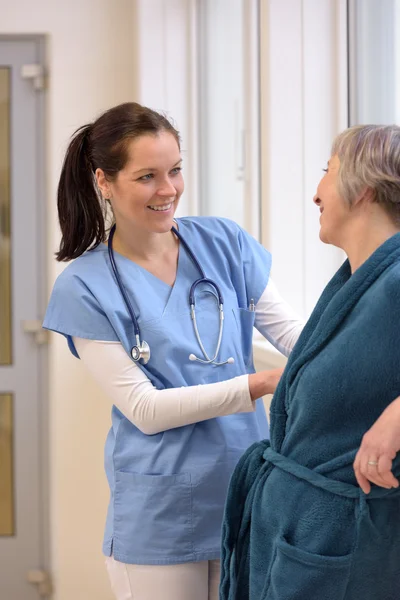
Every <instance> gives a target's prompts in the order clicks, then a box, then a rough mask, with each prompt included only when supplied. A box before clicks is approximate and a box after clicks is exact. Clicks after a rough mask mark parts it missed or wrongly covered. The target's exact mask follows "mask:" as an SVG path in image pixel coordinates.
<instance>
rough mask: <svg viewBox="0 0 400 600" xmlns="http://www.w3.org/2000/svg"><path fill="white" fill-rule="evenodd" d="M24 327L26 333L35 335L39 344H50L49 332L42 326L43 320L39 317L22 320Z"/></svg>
mask: <svg viewBox="0 0 400 600" xmlns="http://www.w3.org/2000/svg"><path fill="white" fill-rule="evenodd" d="M22 329H23V331H24V332H25V333H30V334H31V335H33V337H34V340H35V342H36V343H37V345H38V346H42V345H43V344H48V342H49V334H48V331H47V330H46V329H43V328H42V322H41V321H39V319H31V320H29V319H28V320H25V321H22Z"/></svg>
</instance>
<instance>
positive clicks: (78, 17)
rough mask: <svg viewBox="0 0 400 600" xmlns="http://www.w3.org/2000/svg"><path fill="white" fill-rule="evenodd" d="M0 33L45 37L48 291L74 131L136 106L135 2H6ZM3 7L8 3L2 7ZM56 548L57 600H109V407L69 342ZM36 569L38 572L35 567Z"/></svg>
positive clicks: (53, 354)
mask: <svg viewBox="0 0 400 600" xmlns="http://www.w3.org/2000/svg"><path fill="white" fill-rule="evenodd" d="M2 4H3V7H2V10H1V22H0V33H1V34H9V33H18V34H24V33H38V34H45V35H46V36H47V56H48V64H47V66H48V71H49V86H48V90H47V108H46V117H47V131H46V138H47V139H46V146H47V162H46V168H47V178H48V187H47V192H48V200H47V201H48V211H47V218H48V222H47V235H48V256H49V262H48V265H47V268H48V286H49V290H50V288H51V286H52V284H53V281H54V279H55V277H56V275H57V274H58V273H59V272H60V270H61V268H62V267H61V266H60V265H57V264H56V263H55V261H54V260H53V256H54V251H55V249H56V247H57V242H58V239H59V233H58V228H57V223H56V209H55V191H56V186H57V180H58V175H59V169H60V164H61V160H62V156H63V152H64V149H65V145H66V141H67V139H68V137H69V136H70V135H71V134H72V132H73V130H74V129H75V128H77V127H78V126H79V125H81V124H83V123H85V122H87V121H88V120H90V119H92V118H93V117H94V116H95V115H96V114H98V113H99V112H101V111H102V110H103V109H105V108H108V107H109V106H111V105H113V104H118V103H119V102H124V101H127V100H132V99H134V81H135V69H134V67H135V62H134V44H133V41H132V40H133V39H134V36H133V26H134V17H133V3H132V1H131V0H116V1H113V2H111V1H109V0H84V1H83V2H82V1H81V0H69V2H68V3H67V2H64V1H62V0H36V1H35V2H34V3H32V2H31V1H30V0H15V1H14V2H6V3H5V2H2ZM4 4H6V6H4ZM48 383H49V411H50V415H49V420H50V427H49V429H50V456H49V460H50V499H49V510H50V548H49V554H50V556H51V568H52V574H53V578H54V585H55V595H54V598H55V599H56V600H72V599H73V600H111V598H112V594H111V591H110V588H109V584H108V580H107V576H106V573H105V569H104V568H103V557H102V554H101V538H102V533H103V527H104V519H105V511H106V506H107V502H108V489H107V486H106V480H105V477H104V474H103V458H102V456H103V445H104V439H105V436H106V432H107V430H108V427H109V412H110V411H109V408H108V401H107V400H106V399H105V398H104V397H103V396H102V395H101V393H99V391H98V390H97V389H95V387H94V385H92V384H91V382H90V380H89V378H87V376H86V375H85V373H84V372H83V370H82V369H81V366H80V364H79V362H78V361H77V360H75V359H73V358H72V357H71V356H70V354H69V352H68V350H67V347H66V344H65V341H64V340H63V339H61V337H59V336H52V338H51V343H50V348H49V382H48ZM33 566H34V565H33Z"/></svg>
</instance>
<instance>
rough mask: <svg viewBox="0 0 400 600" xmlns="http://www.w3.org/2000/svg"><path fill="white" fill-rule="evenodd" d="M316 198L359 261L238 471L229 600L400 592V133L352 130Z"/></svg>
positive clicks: (339, 599) (381, 597) (331, 232)
mask: <svg viewBox="0 0 400 600" xmlns="http://www.w3.org/2000/svg"><path fill="white" fill-rule="evenodd" d="M314 202H315V204H316V205H317V206H318V208H319V210H320V213H321V216H320V226H321V229H320V238H321V240H322V241H323V242H325V243H329V244H334V245H335V246H338V247H340V248H342V249H343V250H344V251H345V252H346V254H347V257H348V260H347V261H346V262H345V263H344V264H343V266H342V267H341V268H340V269H339V271H338V272H337V273H336V275H335V276H334V277H333V279H332V280H331V281H330V283H329V284H328V285H327V287H326V289H325V290H324V292H323V294H322V296H321V298H320V300H319V302H318V304H317V306H316V308H315V310H314V312H313V314H312V315H311V317H310V320H309V321H308V323H307V324H306V326H305V328H304V330H303V333H302V334H301V336H300V338H299V341H298V343H297V345H296V346H295V348H294V350H293V352H292V354H291V356H290V358H289V361H288V364H287V367H286V369H285V372H284V375H283V377H282V379H281V382H280V384H279V386H278V388H277V390H276V392H275V396H274V399H273V403H272V407H271V441H270V442H268V441H265V442H260V443H257V444H254V445H253V446H252V447H251V448H250V449H249V450H248V451H247V453H246V454H245V455H244V456H243V457H242V459H241V461H240V463H239V465H238V466H237V468H236V470H235V472H234V475H233V478H232V481H231V486H230V491H229V495H228V500H227V506H226V514H225V521H224V530H223V568H222V581H221V596H220V597H221V599H222V600H228V599H229V600H233V599H237V600H247V599H251V600H361V599H362V600H398V598H399V597H400V488H399V487H398V481H397V478H396V477H398V476H399V475H400V464H399V462H398V461H397V459H396V458H395V456H396V451H397V450H398V438H399V433H398V432H399V423H400V417H399V407H398V404H399V400H395V399H396V398H397V397H398V396H399V395H400V342H399V339H400V233H399V231H400V127H396V126H391V127H383V126H382V127H380V126H374V125H369V126H358V127H353V128H351V129H349V130H347V131H345V132H344V133H342V134H341V135H339V136H338V137H337V138H336V140H335V142H334V144H333V149H332V157H331V159H330V160H329V163H328V168H327V169H326V174H325V175H324V177H323V178H322V180H321V182H320V184H319V186H318V189H317V194H316V196H315V198H314ZM367 431H368V432H369V433H368V434H367V435H365V433H366V432H367ZM385 437H386V438H388V439H389V440H390V442H389V444H385V443H384V439H385ZM362 440H363V442H362V445H361V448H360V450H359V452H358V455H357V459H356V461H355V456H356V452H357V449H358V448H359V447H360V443H361V441H362ZM393 459H395V460H394V462H393V474H391V473H390V468H391V466H392V464H391V461H392V460H393ZM354 461H355V463H354ZM353 463H354V467H355V468H354V469H353ZM356 476H357V477H356ZM369 481H372V482H375V483H376V484H378V485H372V488H370V484H369ZM366 492H367V493H366Z"/></svg>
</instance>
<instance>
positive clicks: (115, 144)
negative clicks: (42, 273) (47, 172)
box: [57, 102, 180, 260]
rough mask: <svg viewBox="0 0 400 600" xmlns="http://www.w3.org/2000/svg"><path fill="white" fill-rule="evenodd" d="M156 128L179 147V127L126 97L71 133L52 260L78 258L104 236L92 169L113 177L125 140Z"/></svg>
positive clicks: (123, 158)
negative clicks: (58, 238) (58, 233)
mask: <svg viewBox="0 0 400 600" xmlns="http://www.w3.org/2000/svg"><path fill="white" fill-rule="evenodd" d="M160 131H166V132H168V133H171V135H173V136H174V138H175V139H176V143H177V144H178V147H179V145H180V140H179V133H178V131H177V130H176V129H175V128H174V127H173V125H172V124H171V123H170V122H169V121H168V120H167V118H166V117H165V116H164V115H161V114H159V113H157V112H156V111H154V110H152V109H150V108H146V107H145V106H141V105H140V104H137V103H136V102H126V103H124V104H119V105H118V106H114V108H110V109H109V110H107V111H106V112H105V113H103V114H102V115H101V116H100V117H99V118H98V119H97V120H96V121H95V122H94V123H93V124H90V125H84V126H83V127H80V128H79V129H78V130H77V131H76V132H75V133H74V135H73V137H72V140H71V143H70V145H69V147H68V150H67V154H66V156H65V160H64V164H63V167H62V171H61V176H60V182H59V185H58V195H57V202H58V218H59V221H60V227H61V233H62V239H61V244H60V249H59V251H58V252H57V260H71V259H72V258H77V257H78V256H80V255H81V254H83V253H84V252H85V251H86V250H88V249H89V248H94V247H96V246H98V245H99V244H100V243H101V242H104V241H105V238H106V235H105V234H106V217H107V203H106V202H105V201H103V200H102V198H101V195H100V193H99V191H98V189H97V184H96V181H95V171H96V169H101V170H102V171H103V173H104V175H105V177H106V178H107V180H108V181H115V180H116V178H117V177H118V173H119V172H120V171H121V170H122V169H123V168H124V167H125V165H126V163H127V161H128V159H129V144H130V143H131V142H132V141H134V140H136V139H138V138H140V137H141V136H143V135H153V136H154V135H157V134H158V133H159V132H160Z"/></svg>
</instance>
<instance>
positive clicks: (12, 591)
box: [0, 36, 48, 600]
mask: <svg viewBox="0 0 400 600" xmlns="http://www.w3.org/2000/svg"><path fill="white" fill-rule="evenodd" d="M42 53H43V45H42V40H41V39H40V38H38V37H11V36H10V37H7V36H2V37H0V598H1V600H38V598H39V597H40V594H41V593H42V596H43V597H45V596H46V595H47V592H48V589H46V588H47V584H46V573H45V571H44V562H45V555H44V551H45V529H46V527H45V519H44V514H45V508H46V507H45V502H46V485H45V479H44V475H45V473H46V471H45V469H44V464H45V462H46V461H45V456H46V451H45V445H46V442H45V437H44V432H45V427H44V423H45V415H46V411H45V403H44V399H45V389H44V385H43V381H44V380H43V376H42V374H43V367H44V360H45V354H46V346H45V344H43V343H42V342H44V341H45V338H44V337H43V334H42V333H41V332H40V328H39V326H40V320H41V318H42V316H43V302H44V285H45V281H44V280H43V279H44V278H43V272H44V268H43V265H44V260H43V247H42V243H41V241H42V240H43V238H44V235H45V224H44V219H43V214H44V197H45V196H44V193H43V139H44V131H43V129H44V128H43V93H44V92H43V77H42V68H43V67H42V63H43V61H42ZM29 579H30V580H31V582H29V581H28V580H29ZM33 580H36V584H35V583H34V581H33ZM41 580H43V581H41Z"/></svg>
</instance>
